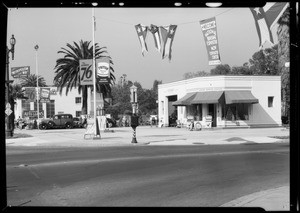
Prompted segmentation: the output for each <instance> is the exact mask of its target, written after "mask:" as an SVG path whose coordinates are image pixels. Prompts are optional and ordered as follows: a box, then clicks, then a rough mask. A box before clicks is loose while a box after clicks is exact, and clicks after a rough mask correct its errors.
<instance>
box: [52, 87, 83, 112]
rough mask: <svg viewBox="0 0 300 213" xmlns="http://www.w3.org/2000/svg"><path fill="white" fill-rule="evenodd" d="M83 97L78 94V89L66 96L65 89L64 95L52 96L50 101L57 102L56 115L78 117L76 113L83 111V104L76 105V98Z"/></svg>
mask: <svg viewBox="0 0 300 213" xmlns="http://www.w3.org/2000/svg"><path fill="white" fill-rule="evenodd" d="M81 96H82V95H81V94H79V93H78V89H77V88H76V89H72V90H71V91H69V92H68V95H65V89H63V92H62V94H61V95H60V94H59V93H56V95H50V99H51V100H54V101H55V114H59V113H68V114H72V115H73V117H76V111H81V107H82V99H81V103H76V102H75V99H76V97H81Z"/></svg>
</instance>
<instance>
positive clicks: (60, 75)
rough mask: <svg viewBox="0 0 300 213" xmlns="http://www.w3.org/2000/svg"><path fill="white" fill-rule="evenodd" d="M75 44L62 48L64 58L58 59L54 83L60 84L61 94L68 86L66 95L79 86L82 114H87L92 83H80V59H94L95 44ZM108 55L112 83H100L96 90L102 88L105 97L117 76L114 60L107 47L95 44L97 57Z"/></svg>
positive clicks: (81, 42) (83, 42) (86, 42)
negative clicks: (89, 88) (114, 73)
mask: <svg viewBox="0 0 300 213" xmlns="http://www.w3.org/2000/svg"><path fill="white" fill-rule="evenodd" d="M73 43H74V45H73V46H72V45H71V44H69V43H68V44H67V47H68V48H61V49H62V50H60V51H58V53H61V54H64V57H63V58H59V59H57V60H56V66H55V68H54V69H55V73H56V76H55V77H54V81H53V82H54V84H55V85H57V86H58V91H59V93H60V94H61V93H62V90H63V88H64V87H65V88H66V91H65V92H66V95H67V94H68V92H69V91H71V90H72V88H77V87H78V92H79V93H81V92H82V109H81V112H82V114H87V88H88V87H91V88H92V86H90V85H80V70H79V60H81V59H92V58H93V46H90V43H91V42H90V41H89V42H88V41H82V40H81V41H80V42H79V44H77V43H76V42H73ZM101 57H107V58H109V62H110V71H111V75H110V79H111V83H110V84H109V85H99V84H97V86H96V88H97V89H96V90H97V91H99V89H101V93H103V97H104V98H106V97H108V96H109V94H110V92H111V85H112V84H114V81H115V76H114V75H113V72H114V69H113V67H112V66H111V65H113V61H112V59H111V57H110V56H108V55H107V51H106V47H101V48H100V47H99V46H98V44H97V43H96V44H95V58H96V59H97V58H101Z"/></svg>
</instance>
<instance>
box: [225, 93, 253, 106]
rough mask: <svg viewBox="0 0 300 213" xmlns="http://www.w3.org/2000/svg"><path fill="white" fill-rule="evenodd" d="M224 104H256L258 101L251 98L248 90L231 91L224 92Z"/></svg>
mask: <svg viewBox="0 0 300 213" xmlns="http://www.w3.org/2000/svg"><path fill="white" fill-rule="evenodd" d="M225 103H226V104H236V103H251V104H256V103H258V99H257V98H255V97H254V96H253V94H252V93H251V91H249V90H232V91H225Z"/></svg>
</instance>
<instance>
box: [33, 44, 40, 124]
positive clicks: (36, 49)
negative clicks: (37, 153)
mask: <svg viewBox="0 0 300 213" xmlns="http://www.w3.org/2000/svg"><path fill="white" fill-rule="evenodd" d="M34 49H35V69H36V108H37V128H38V129H39V123H38V122H39V114H40V109H39V108H40V106H39V71H38V55H37V54H38V49H39V45H35V46H34Z"/></svg>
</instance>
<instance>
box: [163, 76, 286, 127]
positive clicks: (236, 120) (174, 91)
mask: <svg viewBox="0 0 300 213" xmlns="http://www.w3.org/2000/svg"><path fill="white" fill-rule="evenodd" d="M158 108H159V109H158V112H159V113H158V114H159V115H158V116H159V126H170V125H172V123H173V122H177V124H178V123H180V124H182V125H186V124H187V123H188V122H189V121H190V120H194V121H195V122H196V121H197V122H198V123H200V124H201V125H202V127H205V126H206V127H207V121H209V120H212V123H211V126H212V127H221V128H224V127H258V126H260V127H271V126H281V77H280V76H208V77H197V78H192V79H187V80H182V81H176V82H171V83H166V84H160V85H158Z"/></svg>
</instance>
